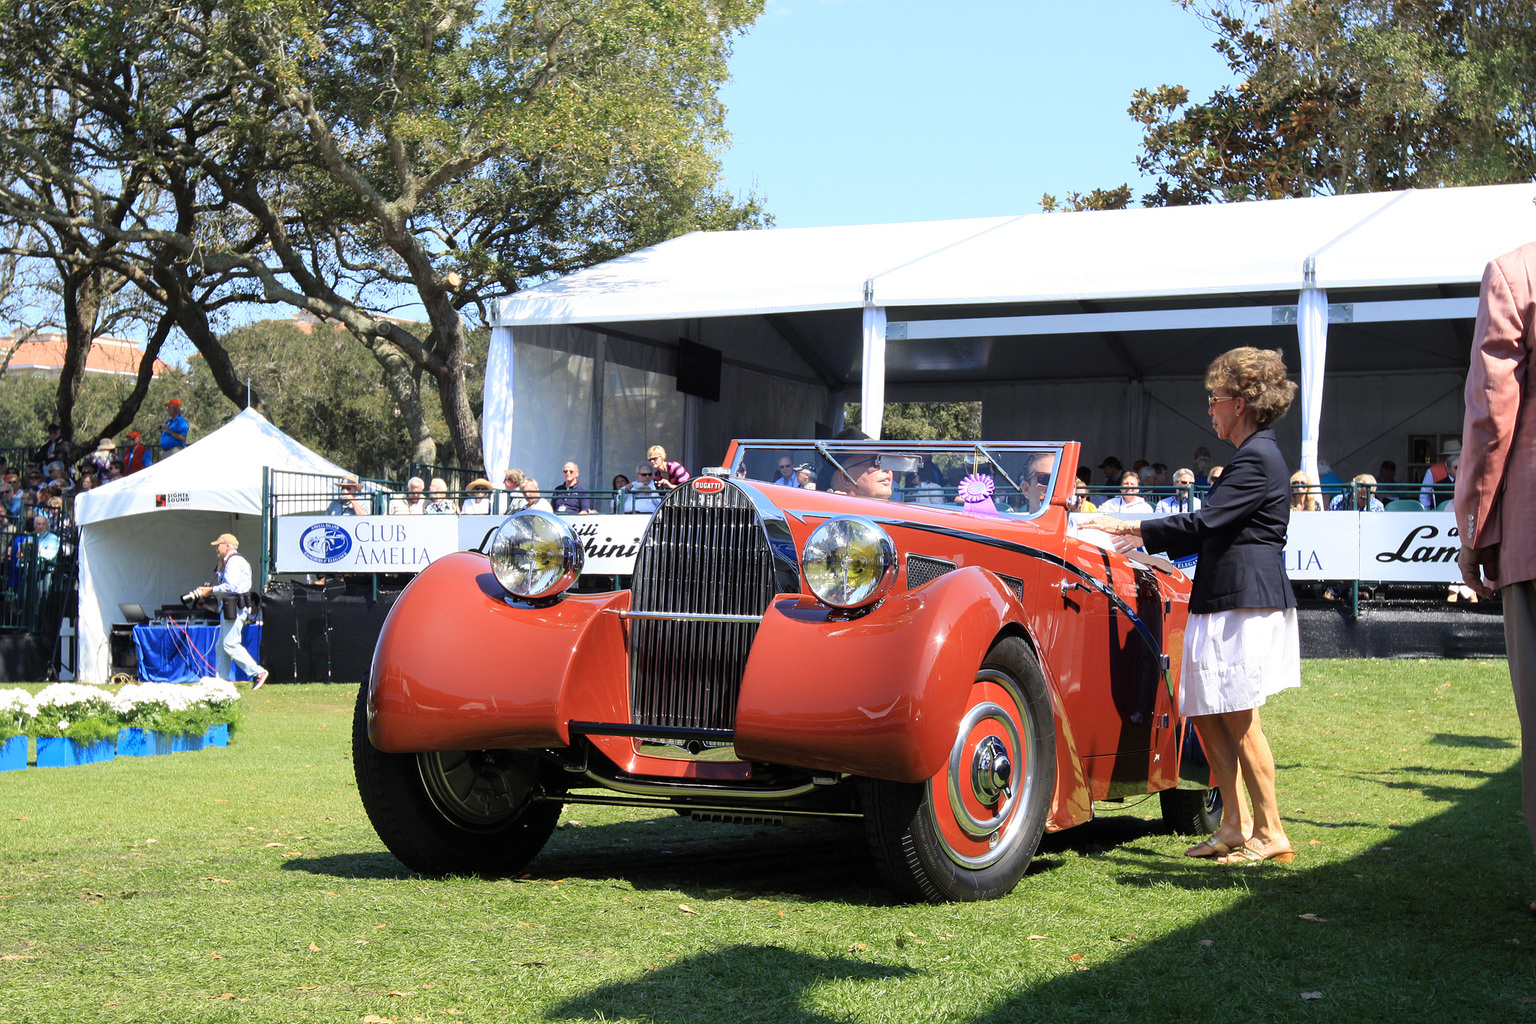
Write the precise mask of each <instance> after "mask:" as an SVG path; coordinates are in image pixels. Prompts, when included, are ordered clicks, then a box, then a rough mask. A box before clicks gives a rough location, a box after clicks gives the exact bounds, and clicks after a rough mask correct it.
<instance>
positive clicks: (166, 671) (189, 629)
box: [133, 622, 261, 683]
mask: <svg viewBox="0 0 1536 1024" xmlns="http://www.w3.org/2000/svg"><path fill="white" fill-rule="evenodd" d="M240 639H241V641H242V642H243V643H244V644H245V649H246V650H248V651H250V652H251V654H252V655H253V656H255V657H257V659H258V660H260V651H261V623H259V622H247V623H246V624H245V628H244V629H243V630H241V631H240ZM218 642H219V627H218V625H217V624H216V623H214V624H206V625H204V624H197V623H194V624H190V625H189V624H186V623H181V622H167V623H165V624H164V625H161V624H158V623H156V624H151V625H140V626H134V627H133V647H134V650H136V651H137V652H138V655H139V671H138V678H139V680H140V681H141V682H145V683H195V682H197V681H198V680H199V679H202V678H203V677H204V676H214V675H218V672H217V668H218V664H219V659H218V652H217V651H216V650H215V649H214V645H215V644H217V643H218ZM230 667H231V669H233V671H234V675H235V679H236V680H249V679H250V678H251V677H250V676H248V675H246V674H245V673H244V672H243V671H242V670H241V668H240V666H239V665H231V666H230Z"/></svg>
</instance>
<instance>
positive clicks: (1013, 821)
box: [861, 637, 1056, 903]
mask: <svg viewBox="0 0 1536 1024" xmlns="http://www.w3.org/2000/svg"><path fill="white" fill-rule="evenodd" d="M1055 783H1056V729H1055V724H1054V720H1053V717H1052V714H1051V703H1050V695H1049V694H1048V693H1047V691H1046V686H1045V677H1044V676H1043V675H1042V674H1041V672H1040V665H1039V663H1038V662H1037V661H1036V660H1035V656H1034V653H1033V652H1032V651H1031V650H1030V649H1029V645H1028V644H1026V643H1025V642H1024V641H1023V640H1020V639H1018V638H1017V637H1008V638H1006V639H1004V640H1001V641H999V642H998V643H997V645H996V646H994V647H993V648H992V650H991V651H989V652H988V653H987V657H986V659H985V660H984V661H983V662H982V664H981V668H980V669H978V670H977V673H976V681H975V683H974V684H973V685H972V686H971V692H970V696H969V699H968V701H967V704H966V709H965V712H964V713H963V714H962V715H961V717H960V722H959V727H958V728H957V729H956V732H955V739H954V743H953V745H952V746H951V747H950V752H949V758H948V760H947V761H946V762H945V764H944V766H943V767H942V768H940V769H939V771H938V773H937V774H935V775H934V776H933V778H931V779H929V780H928V781H927V782H918V783H900V782H887V781H885V780H881V779H864V780H861V796H862V800H863V806H864V828H865V832H866V834H867V836H868V838H869V843H870V848H871V850H872V851H873V852H874V855H875V862H876V864H877V866H878V867H879V869H880V873H881V875H882V877H883V878H884V879H885V881H886V883H887V884H889V885H890V886H891V887H892V888H893V889H895V890H896V891H897V892H900V893H901V894H902V895H904V896H906V897H908V898H911V899H918V900H925V901H927V902H930V903H941V902H945V901H948V900H985V899H996V898H998V897H1000V896H1006V895H1007V894H1008V893H1009V892H1011V891H1013V887H1014V886H1015V885H1017V884H1018V881H1019V879H1020V878H1022V877H1023V876H1024V871H1025V870H1026V869H1027V868H1028V867H1029V862H1030V859H1031V858H1032V857H1034V854H1035V847H1036V846H1038V845H1039V843H1040V836H1041V834H1042V833H1043V832H1044V831H1045V821H1046V816H1047V814H1048V813H1049V810H1050V805H1051V795H1052V792H1053V791H1054V789H1055Z"/></svg>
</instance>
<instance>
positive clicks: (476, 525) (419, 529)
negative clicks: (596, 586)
mask: <svg viewBox="0 0 1536 1024" xmlns="http://www.w3.org/2000/svg"><path fill="white" fill-rule="evenodd" d="M503 518H504V517H501V516H475V515H471V516H279V517H278V519H277V548H276V551H275V552H274V566H275V569H276V571H277V572H293V573H343V572H345V573H369V572H420V571H421V570H422V569H425V568H426V567H427V566H428V565H429V564H431V563H432V562H433V561H434V560H436V559H438V558H441V557H443V556H444V555H447V554H451V553H453V552H455V551H473V550H475V549H477V548H479V547H480V546H481V545H482V544H483V543H484V542H485V541H486V539H487V537H488V535H489V534H491V533H492V532H494V531H495V529H496V528H497V527H498V526H500V525H501V524H502V521H503ZM562 518H563V519H565V521H566V522H568V523H570V524H571V527H572V529H574V530H575V531H576V535H577V536H578V537H580V538H581V545H582V548H583V550H585V551H586V556H587V557H586V565H585V568H584V571H585V572H588V573H593V574H597V575H619V576H627V575H629V573H630V572H631V571H632V570H633V567H634V562H635V556H636V555H637V554H639V552H640V539H641V537H643V536H644V534H645V528H646V526H647V525H648V524H649V523H650V521H651V517H650V516H648V515H620V516H563V517H562Z"/></svg>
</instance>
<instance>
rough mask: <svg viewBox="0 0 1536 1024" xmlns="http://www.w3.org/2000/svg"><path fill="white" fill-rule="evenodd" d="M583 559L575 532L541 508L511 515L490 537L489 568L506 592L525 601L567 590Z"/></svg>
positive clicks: (583, 554) (536, 599) (579, 572)
mask: <svg viewBox="0 0 1536 1024" xmlns="http://www.w3.org/2000/svg"><path fill="white" fill-rule="evenodd" d="M585 561H586V552H585V551H583V550H582V547H581V541H580V540H578V539H577V538H576V533H575V531H573V530H572V529H571V528H570V526H569V525H568V524H567V523H566V522H565V520H563V519H561V518H560V517H559V516H557V515H554V514H553V513H550V512H545V511H543V510H542V509H526V510H524V511H522V512H519V513H517V514H516V515H514V516H511V517H510V518H508V519H507V521H506V522H504V523H502V524H501V526H500V527H498V528H497V530H496V536H495V537H494V538H493V539H492V540H491V571H492V572H494V573H495V574H496V579H497V580H498V581H499V582H500V583H501V585H502V586H503V587H506V588H507V590H508V591H510V592H511V593H513V594H515V595H517V596H518V597H521V598H524V599H526V600H529V601H540V600H543V599H545V598H550V597H554V596H555V595H557V594H563V593H564V592H565V591H567V590H569V589H570V588H571V584H573V583H575V582H576V577H577V576H579V575H581V566H582V563H583V562H585Z"/></svg>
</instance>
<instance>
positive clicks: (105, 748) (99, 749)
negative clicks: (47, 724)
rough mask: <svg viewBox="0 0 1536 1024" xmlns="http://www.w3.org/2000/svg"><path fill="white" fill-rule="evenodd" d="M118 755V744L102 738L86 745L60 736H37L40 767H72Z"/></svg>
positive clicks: (106, 759)
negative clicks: (97, 741) (98, 741)
mask: <svg viewBox="0 0 1536 1024" xmlns="http://www.w3.org/2000/svg"><path fill="white" fill-rule="evenodd" d="M116 756H117V744H116V743H115V742H114V741H112V740H102V741H101V742H100V743H92V744H91V745H90V746H86V745H85V744H83V743H76V742H75V741H74V740H72V739H67V738H61V737H58V736H39V737H38V738H37V766H38V767H39V768H71V767H74V766H75V765H80V764H95V763H96V762H97V761H110V760H112V759H113V758H114V757H116Z"/></svg>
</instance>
